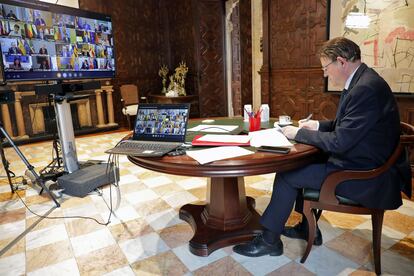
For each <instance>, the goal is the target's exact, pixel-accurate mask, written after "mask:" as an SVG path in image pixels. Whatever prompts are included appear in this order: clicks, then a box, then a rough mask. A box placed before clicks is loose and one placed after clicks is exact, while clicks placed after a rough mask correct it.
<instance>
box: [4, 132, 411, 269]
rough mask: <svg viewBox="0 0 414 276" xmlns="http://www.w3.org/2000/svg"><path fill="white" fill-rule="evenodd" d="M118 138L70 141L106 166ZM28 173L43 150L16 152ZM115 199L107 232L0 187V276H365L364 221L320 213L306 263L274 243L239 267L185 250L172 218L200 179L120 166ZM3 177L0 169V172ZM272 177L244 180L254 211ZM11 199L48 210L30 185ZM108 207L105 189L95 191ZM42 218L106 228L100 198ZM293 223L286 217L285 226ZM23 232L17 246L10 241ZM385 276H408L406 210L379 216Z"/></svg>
mask: <svg viewBox="0 0 414 276" xmlns="http://www.w3.org/2000/svg"><path fill="white" fill-rule="evenodd" d="M125 134H126V132H118V133H111V134H103V135H96V136H89V137H82V138H76V146H77V151H78V158H79V160H81V161H86V160H91V159H94V160H106V159H107V157H108V156H107V155H106V154H105V153H104V151H105V149H108V148H110V147H111V146H112V145H114V144H115V143H116V142H117V141H118V140H119V139H120V138H122V137H123V136H124V135H125ZM20 149H21V150H22V152H23V154H24V155H25V156H26V158H27V159H28V160H29V161H30V162H31V163H32V165H33V166H34V167H35V168H36V169H41V168H43V167H44V166H46V165H47V164H48V163H49V161H50V160H51V156H52V155H51V154H52V153H51V152H52V150H51V142H42V143H37V144H33V145H24V146H21V147H20ZM6 156H7V159H8V160H9V161H10V163H11V169H12V171H14V172H15V173H16V175H22V174H24V171H25V169H26V167H25V166H24V164H23V163H22V162H21V161H20V159H19V158H18V156H17V155H16V153H15V152H14V151H13V149H10V148H7V149H6ZM120 171H121V181H120V189H121V193H122V200H121V205H120V207H119V209H118V210H117V211H116V213H115V215H114V216H112V219H111V224H110V225H108V226H102V225H99V224H97V223H95V222H94V221H92V220H85V219H72V218H59V219H41V220H39V218H38V217H36V216H35V215H33V214H31V213H30V212H29V211H27V210H26V208H25V207H24V205H23V204H22V203H21V202H20V200H19V199H18V198H17V196H16V195H12V194H11V193H10V189H9V186H8V183H7V181H6V179H4V178H2V179H1V183H0V250H1V249H3V248H5V247H6V246H7V245H10V244H13V245H12V246H11V247H10V249H8V250H7V251H6V252H4V253H3V254H2V255H1V256H0V275H30V276H32V275H59V276H62V275H374V273H373V272H372V270H373V264H372V253H371V242H370V241H371V221H370V219H369V218H368V217H366V216H352V215H343V214H338V213H330V212H325V213H324V214H323V217H322V219H321V222H320V227H321V229H322V233H323V238H324V244H323V245H322V246H319V247H314V248H313V250H312V253H311V254H310V256H309V258H308V260H307V261H306V263H305V264H300V262H299V259H300V257H301V255H302V253H303V251H304V248H305V242H304V241H299V240H292V239H287V238H283V242H284V255H282V256H279V257H270V256H265V257H260V258H248V257H243V256H240V255H237V254H235V253H233V252H232V249H231V247H227V248H223V249H220V250H217V251H215V252H213V253H212V254H211V255H210V256H208V257H197V256H194V255H192V254H191V253H190V252H189V250H188V245H187V242H188V240H189V239H190V238H191V236H192V230H191V228H190V226H189V225H188V224H187V223H185V222H183V221H181V220H180V219H179V218H178V210H179V208H180V206H181V205H183V204H185V203H189V202H196V201H200V200H205V193H206V179H205V178H193V177H180V176H174V175H166V174H160V173H156V172H152V171H148V170H145V169H142V168H139V167H137V166H135V165H133V164H131V163H130V162H129V161H128V160H127V159H126V158H125V157H120ZM0 175H1V176H4V170H2V171H1V172H0ZM273 177H274V175H259V176H252V177H247V178H246V181H245V182H246V191H247V193H248V194H249V195H251V196H253V197H254V198H256V202H257V204H256V208H257V209H258V210H259V211H260V212H263V210H264V208H265V207H266V205H267V203H268V201H269V196H270V193H271V185H272V181H273ZM22 187H23V188H25V189H26V190H23V191H19V195H20V196H21V197H22V198H23V199H24V200H25V202H26V203H27V204H28V205H29V207H30V208H31V209H32V210H33V211H35V212H37V213H38V214H44V213H46V212H48V211H50V210H51V209H52V208H53V206H54V204H53V202H52V201H51V200H50V199H49V198H48V197H47V196H45V195H44V194H43V195H42V196H39V195H38V193H37V191H36V190H35V189H33V188H32V187H31V186H22ZM104 198H105V199H106V201H107V202H108V198H109V190H108V189H107V188H106V189H105V190H104ZM60 201H61V202H62V207H61V208H58V209H54V210H52V212H51V214H50V216H89V217H94V218H96V219H97V220H99V221H106V219H107V218H108V215H109V212H108V208H107V206H106V204H105V202H104V200H103V198H102V197H101V196H99V195H89V196H87V197H85V198H76V197H69V196H64V197H63V198H62V199H60ZM297 218H298V216H297V215H295V214H292V216H291V218H290V220H289V223H294V222H295V221H296V220H297ZM26 230H27V233H25V235H24V236H23V238H21V239H18V236H19V235H21V234H22V233H23V232H25V231H26ZM382 270H383V273H384V274H392V275H414V202H410V201H406V200H405V201H404V206H402V207H401V208H400V209H398V210H396V211H389V212H387V213H386V216H385V219H384V228H383V235H382Z"/></svg>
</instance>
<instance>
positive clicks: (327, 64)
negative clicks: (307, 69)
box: [322, 60, 336, 71]
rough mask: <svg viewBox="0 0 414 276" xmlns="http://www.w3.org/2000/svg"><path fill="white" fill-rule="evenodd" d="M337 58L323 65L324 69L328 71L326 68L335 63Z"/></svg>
mask: <svg viewBox="0 0 414 276" xmlns="http://www.w3.org/2000/svg"><path fill="white" fill-rule="evenodd" d="M335 61H336V60H333V61H331V62H329V63H328V64H326V65H325V66H322V70H323V71H326V69H328V66H329V65H331V64H332V63H334V62H335Z"/></svg>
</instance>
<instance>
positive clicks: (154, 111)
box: [133, 104, 190, 143]
mask: <svg viewBox="0 0 414 276" xmlns="http://www.w3.org/2000/svg"><path fill="white" fill-rule="evenodd" d="M189 114H190V104H139V105H138V111H137V118H136V121H135V127H134V135H133V139H134V140H145V141H160V142H182V143H183V142H184V141H185V135H186V131H187V123H188V116H189Z"/></svg>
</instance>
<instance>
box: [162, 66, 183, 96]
mask: <svg viewBox="0 0 414 276" xmlns="http://www.w3.org/2000/svg"><path fill="white" fill-rule="evenodd" d="M174 71H175V72H174V74H173V75H171V76H170V77H169V79H170V83H169V85H168V88H167V89H165V85H166V82H167V75H168V68H167V66H166V65H163V66H162V67H161V69H160V70H159V71H158V74H159V75H160V76H161V78H162V85H163V89H162V93H163V94H165V96H167V97H177V96H185V95H186V92H185V77H186V75H187V72H188V67H187V65H186V64H185V62H184V61H181V62H180V64H179V66H178V67H177V68H175V70H174Z"/></svg>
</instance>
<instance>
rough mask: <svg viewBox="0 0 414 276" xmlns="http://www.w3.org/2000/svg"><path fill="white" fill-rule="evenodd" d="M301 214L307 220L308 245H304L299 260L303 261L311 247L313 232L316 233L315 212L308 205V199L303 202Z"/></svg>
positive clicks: (313, 237) (313, 238)
mask: <svg viewBox="0 0 414 276" xmlns="http://www.w3.org/2000/svg"><path fill="white" fill-rule="evenodd" d="M303 214H304V215H305V217H306V220H307V221H308V245H307V246H306V250H305V253H304V254H303V256H302V259H301V260H300V262H301V263H304V262H305V261H306V259H307V258H308V255H309V253H310V251H311V249H312V245H313V241H314V240H315V233H316V219H315V213H314V212H313V211H312V209H311V207H310V203H309V201H306V200H305V201H304V203H303Z"/></svg>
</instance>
